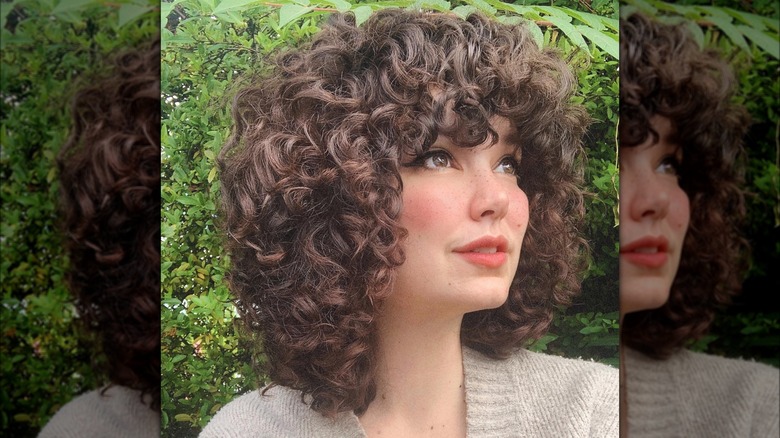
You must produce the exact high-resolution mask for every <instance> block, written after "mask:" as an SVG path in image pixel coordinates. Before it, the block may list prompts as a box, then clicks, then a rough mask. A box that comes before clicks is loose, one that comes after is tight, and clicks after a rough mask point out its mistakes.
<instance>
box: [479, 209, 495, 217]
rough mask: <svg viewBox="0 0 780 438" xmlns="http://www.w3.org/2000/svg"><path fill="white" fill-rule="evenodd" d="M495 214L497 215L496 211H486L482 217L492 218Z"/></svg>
mask: <svg viewBox="0 0 780 438" xmlns="http://www.w3.org/2000/svg"><path fill="white" fill-rule="evenodd" d="M494 214H496V212H495V210H485V211H483V212H482V217H485V216H492V215H494Z"/></svg>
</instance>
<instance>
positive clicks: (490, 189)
mask: <svg viewBox="0 0 780 438" xmlns="http://www.w3.org/2000/svg"><path fill="white" fill-rule="evenodd" d="M502 178H503V180H502ZM472 186H473V190H474V192H473V196H472V200H471V209H470V210H471V218H472V219H474V220H476V221H479V220H483V219H485V218H491V219H500V218H503V217H504V216H506V214H507V211H508V210H509V191H508V190H509V189H508V187H507V181H506V177H505V176H503V177H502V176H499V175H496V174H495V173H493V172H492V171H486V172H480V173H479V174H477V175H475V176H474V178H473V180H472Z"/></svg>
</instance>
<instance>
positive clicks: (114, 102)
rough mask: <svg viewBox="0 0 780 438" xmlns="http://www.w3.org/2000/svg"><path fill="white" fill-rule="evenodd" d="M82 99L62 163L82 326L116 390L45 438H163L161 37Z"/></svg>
mask: <svg viewBox="0 0 780 438" xmlns="http://www.w3.org/2000/svg"><path fill="white" fill-rule="evenodd" d="M112 67H113V69H112V70H111V73H110V75H109V76H108V77H106V78H104V79H103V80H101V81H98V82H97V83H95V84H92V85H90V86H88V87H85V88H83V89H81V90H79V92H78V93H77V94H76V97H75V99H74V101H73V105H72V119H73V127H72V129H71V133H70V136H69V138H68V141H67V143H66V144H65V145H64V146H63V148H62V150H61V151H60V155H59V157H58V161H57V164H58V167H59V171H60V205H59V207H60V210H61V214H62V227H63V232H64V234H65V242H64V245H65V248H66V250H67V253H68V257H69V261H70V266H69V270H68V286H69V289H70V292H71V293H72V294H73V297H74V300H75V305H76V308H77V309H78V312H79V321H80V323H81V324H82V325H83V328H84V329H85V330H86V331H87V332H88V333H89V334H90V335H92V336H94V337H95V338H96V340H97V341H98V342H99V343H98V345H96V347H97V348H96V350H97V352H98V354H96V356H97V357H101V358H104V359H103V360H101V363H102V364H103V369H102V370H101V371H102V372H104V373H105V374H106V375H107V377H108V379H109V383H108V384H107V385H106V386H104V387H103V388H100V389H97V390H94V391H91V392H87V393H85V394H82V395H80V396H79V397H77V398H75V399H73V400H71V401H70V402H68V403H67V404H66V405H65V406H63V407H62V408H61V409H60V410H59V411H58V412H57V413H56V414H55V415H54V417H52V419H51V420H50V421H49V422H48V423H47V424H46V426H45V427H44V428H43V430H42V431H41V433H40V435H39V437H40V438H45V437H57V438H62V437H97V436H111V437H128V438H138V437H157V436H159V435H160V192H159V188H160V38H159V36H157V37H156V38H153V39H152V40H151V41H149V42H148V43H146V44H144V46H143V47H138V48H135V49H133V50H128V51H127V52H126V53H123V54H122V55H121V56H118V57H117V58H116V60H115V65H113V66H112Z"/></svg>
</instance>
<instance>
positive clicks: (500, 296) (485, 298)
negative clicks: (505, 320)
mask: <svg viewBox="0 0 780 438" xmlns="http://www.w3.org/2000/svg"><path fill="white" fill-rule="evenodd" d="M469 296H470V297H472V298H473V299H469V300H468V301H467V302H466V303H464V304H466V309H465V312H464V313H470V312H477V311H480V310H488V309H495V308H497V307H501V306H502V305H503V304H504V303H506V300H507V299H508V298H509V287H508V286H504V285H500V286H493V287H491V286H488V285H485V287H483V288H480V290H477V291H474V292H473V293H472V294H469Z"/></svg>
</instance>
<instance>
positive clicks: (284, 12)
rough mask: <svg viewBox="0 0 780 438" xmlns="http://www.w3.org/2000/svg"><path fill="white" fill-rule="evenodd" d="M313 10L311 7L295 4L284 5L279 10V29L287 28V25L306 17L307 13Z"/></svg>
mask: <svg viewBox="0 0 780 438" xmlns="http://www.w3.org/2000/svg"><path fill="white" fill-rule="evenodd" d="M312 10H313V8H312V7H309V6H301V5H295V4H287V5H283V6H282V7H281V8H279V27H284V26H286V25H287V24H289V23H291V22H293V21H295V20H296V19H298V18H300V17H302V16H304V15H306V13H308V12H310V11H312Z"/></svg>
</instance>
